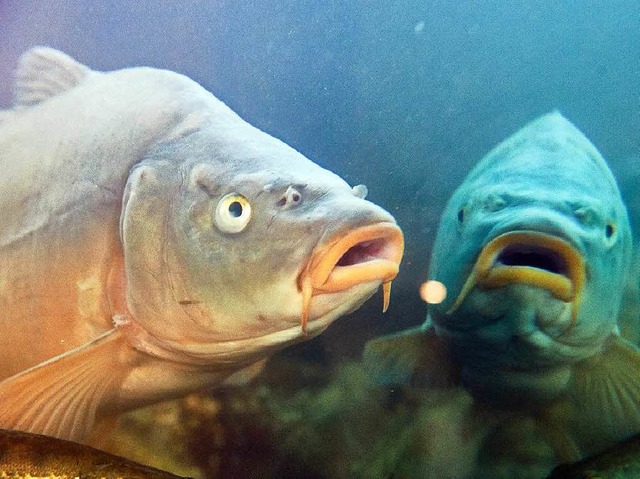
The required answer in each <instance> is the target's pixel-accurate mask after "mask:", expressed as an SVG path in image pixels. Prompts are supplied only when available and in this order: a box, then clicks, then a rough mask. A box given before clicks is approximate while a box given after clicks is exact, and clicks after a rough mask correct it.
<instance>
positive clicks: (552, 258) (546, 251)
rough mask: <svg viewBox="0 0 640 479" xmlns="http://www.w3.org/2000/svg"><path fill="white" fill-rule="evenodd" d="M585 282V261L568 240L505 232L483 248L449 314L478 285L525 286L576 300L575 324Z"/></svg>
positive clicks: (523, 232)
mask: <svg viewBox="0 0 640 479" xmlns="http://www.w3.org/2000/svg"><path fill="white" fill-rule="evenodd" d="M584 279H585V266H584V259H583V258H582V255H580V253H579V252H578V251H576V249H575V248H574V247H573V246H571V245H570V244H569V243H568V242H566V241H565V240H563V239H560V238H558V237H556V236H551V235H548V234H544V233H538V232H534V231H515V232H511V233H505V234H502V235H500V236H498V237H496V238H494V239H493V240H491V241H490V242H489V243H488V244H487V245H486V246H485V247H484V248H483V249H482V251H481V252H480V255H479V256H478V259H477V261H476V264H475V265H474V267H473V270H472V271H471V274H470V275H469V277H468V278H467V280H466V281H465V283H464V285H463V287H462V290H461V291H460V294H459V295H458V297H457V298H456V301H455V303H454V304H453V306H452V307H451V308H450V309H449V311H447V313H453V312H454V311H455V310H456V309H458V307H459V306H460V304H462V302H463V301H464V299H465V298H466V296H467V295H468V294H469V292H470V291H471V290H472V289H473V288H474V287H475V286H478V287H479V288H482V289H497V288H502V287H503V286H506V285H508V284H512V283H522V284H529V285H531V286H536V287H539V288H543V289H546V290H547V291H549V292H550V293H551V294H552V295H553V296H554V297H556V298H558V299H559V300H561V301H566V302H569V301H572V302H573V310H572V320H573V321H575V319H576V315H577V312H578V306H579V303H580V293H581V290H582V285H583V284H584Z"/></svg>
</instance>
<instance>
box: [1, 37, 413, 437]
mask: <svg viewBox="0 0 640 479" xmlns="http://www.w3.org/2000/svg"><path fill="white" fill-rule="evenodd" d="M16 77H17V80H16V100H15V105H14V107H13V108H12V109H11V110H8V111H6V112H3V114H2V115H1V116H0V165H1V168H2V175H0V192H1V193H2V194H1V195H0V212H1V213H0V310H1V311H2V312H1V314H0V341H1V344H2V346H3V355H2V357H1V358H0V371H1V373H0V374H1V376H0V378H1V379H4V380H3V381H2V382H0V404H1V407H0V426H1V427H4V428H8V429H18V430H24V431H31V432H35V433H41V434H47V435H50V436H55V437H60V438H66V439H73V440H76V441H84V440H86V439H87V438H88V436H89V435H90V433H91V431H92V429H93V428H94V425H95V424H96V422H97V421H101V420H102V419H105V418H110V417H111V416H113V415H116V414H118V413H120V412H122V411H125V410H128V409H132V408H136V407H139V406H142V405H145V404H149V403H152V402H155V401H159V400H163V399H167V398H172V397H179V396H181V395H184V394H186V393H188V392H190V391H194V390H197V389H200V388H203V387H209V386H214V385H219V384H229V383H242V382H244V381H246V380H248V379H250V378H251V377H252V376H254V375H255V374H256V373H257V372H258V371H259V370H260V368H261V367H262V364H263V363H264V361H265V360H266V358H267V357H268V356H269V355H270V354H271V353H273V352H274V351H277V350H279V349H282V348H284V347H285V346H287V345H290V344H293V343H295V342H299V341H302V340H305V339H307V338H312V337H314V336H316V335H318V334H320V333H321V332H322V331H323V330H325V329H326V328H327V327H328V326H329V324H330V323H332V322H333V321H334V320H335V319H337V318H339V317H341V316H344V315H345V314H347V313H349V312H352V311H354V310H356V309H357V308H358V307H359V306H360V305H362V303H363V302H364V301H366V300H367V299H368V298H369V297H371V296H372V295H373V294H374V292H375V291H376V290H377V289H378V288H379V287H380V285H383V292H384V306H383V307H384V308H386V307H387V305H388V301H389V288H390V284H391V280H392V279H394V277H395V276H396V275H397V273H398V269H399V263H400V260H401V257H402V253H403V236H402V233H401V230H400V229H399V228H398V226H397V225H396V222H395V220H394V218H393V217H392V216H391V215H390V214H389V213H388V212H386V211H385V210H384V209H382V208H381V207H379V206H377V205H375V204H373V203H371V202H369V201H367V200H365V199H364V196H365V194H366V189H365V188H364V187H362V186H361V185H359V186H355V187H353V188H352V187H351V186H349V185H348V184H347V183H346V182H345V181H344V180H342V179H341V178H340V177H339V176H337V175H336V174H334V173H332V172H330V171H328V170H326V169H323V168H321V167H320V166H318V165H316V164H315V163H313V162H311V161H310V160H309V159H307V158H306V157H304V156H303V155H302V154H300V153H298V152H297V151H296V150H294V149H293V148H291V147H289V146H288V145H286V144H284V143H283V142H281V141H279V140H277V139H275V138H273V137H272V136H270V135H268V134H266V133H264V132H262V131H260V130H258V129H257V128H254V127H253V126H251V125H249V124H248V123H246V122H245V121H243V120H242V119H241V118H240V117H239V116H238V115H237V114H235V113H234V112H233V111H232V110H231V109H230V108H228V107H227V106H226V105H225V104H224V103H222V102H221V101H220V100H218V99H217V98H216V97H215V96H214V95H212V94H211V93H209V92H208V91H206V90H205V89H204V88H203V87H201V86H200V85H199V84H197V83H196V82H194V81H192V80H191V79H189V78H187V77H185V76H183V75H180V74H178V73H175V72H171V71H166V70H159V69H154V68H127V69H122V70H117V71H113V72H107V73H103V72H96V71H92V70H90V69H89V68H88V67H86V66H84V65H82V64H80V63H78V62H77V61H76V60H74V59H72V58H71V57H69V56H67V55H66V54H63V53H61V52H59V51H57V50H53V49H50V48H44V47H37V48H34V49H32V50H30V51H28V52H27V53H25V54H24V55H23V57H22V59H21V61H20V64H19V66H18V69H17V75H16Z"/></svg>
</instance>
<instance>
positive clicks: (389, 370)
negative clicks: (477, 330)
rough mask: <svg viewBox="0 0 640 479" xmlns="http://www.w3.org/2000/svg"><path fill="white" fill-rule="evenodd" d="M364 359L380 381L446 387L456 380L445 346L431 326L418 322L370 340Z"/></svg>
mask: <svg viewBox="0 0 640 479" xmlns="http://www.w3.org/2000/svg"><path fill="white" fill-rule="evenodd" d="M363 362H364V367H365V369H366V370H367V372H368V373H369V375H370V377H371V378H372V380H373V381H374V382H376V383H377V384H380V385H392V384H400V385H409V384H410V385H414V386H428V387H448V386H452V385H454V384H456V383H457V370H456V368H455V367H454V365H453V363H452V362H451V361H450V358H449V354H448V351H447V347H446V345H445V344H444V343H443V342H442V340H441V339H439V338H438V337H437V336H436V334H435V331H434V330H433V328H427V329H423V327H422V326H421V327H418V328H414V329H410V330H407V331H403V332H401V333H398V334H394V335H391V336H385V337H382V338H378V339H374V340H372V341H369V342H368V343H367V344H366V345H365V349H364V355H363Z"/></svg>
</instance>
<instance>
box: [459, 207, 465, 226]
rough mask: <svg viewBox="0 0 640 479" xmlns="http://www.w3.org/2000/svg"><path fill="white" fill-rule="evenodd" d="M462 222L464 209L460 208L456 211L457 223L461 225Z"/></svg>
mask: <svg viewBox="0 0 640 479" xmlns="http://www.w3.org/2000/svg"><path fill="white" fill-rule="evenodd" d="M463 221H464V208H460V209H459V210H458V223H462V222H463Z"/></svg>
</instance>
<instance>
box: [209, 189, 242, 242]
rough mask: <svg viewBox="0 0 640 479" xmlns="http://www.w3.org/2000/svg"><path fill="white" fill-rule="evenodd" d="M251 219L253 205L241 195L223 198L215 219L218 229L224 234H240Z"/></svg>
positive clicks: (217, 207) (235, 194) (236, 194)
mask: <svg viewBox="0 0 640 479" xmlns="http://www.w3.org/2000/svg"><path fill="white" fill-rule="evenodd" d="M250 219H251V204H250V203H249V200H247V199H246V198H245V197H244V196H242V195H241V194H239V193H229V194H228V195H225V196H223V197H222V198H221V199H220V201H219V202H218V205H217V206H216V212H215V217H214V223H215V225H216V226H217V228H218V229H219V230H220V231H222V232H224V233H239V232H240V231H242V230H244V229H245V228H246V227H247V225H248V224H249V220H250Z"/></svg>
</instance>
